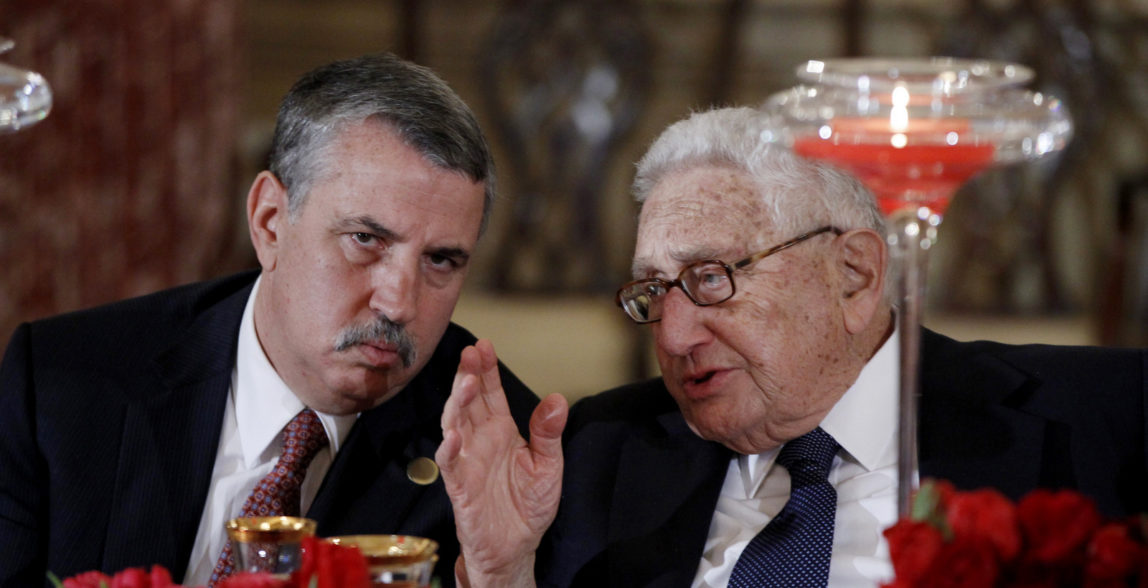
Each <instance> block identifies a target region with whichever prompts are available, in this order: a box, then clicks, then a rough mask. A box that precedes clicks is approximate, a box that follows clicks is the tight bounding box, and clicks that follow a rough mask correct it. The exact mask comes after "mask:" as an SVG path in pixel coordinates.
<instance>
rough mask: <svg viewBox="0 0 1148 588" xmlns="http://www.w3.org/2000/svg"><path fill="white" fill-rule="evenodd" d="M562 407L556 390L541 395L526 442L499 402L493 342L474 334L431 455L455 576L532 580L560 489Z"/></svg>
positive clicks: (474, 582)
mask: <svg viewBox="0 0 1148 588" xmlns="http://www.w3.org/2000/svg"><path fill="white" fill-rule="evenodd" d="M568 410H569V407H568V406H567V404H566V399H565V398H563V397H562V396H561V395H560V394H551V395H550V396H548V397H546V398H545V399H544V400H543V401H542V402H541V403H540V404H539V405H538V407H537V408H535V410H534V414H533V415H532V416H531V418H530V442H529V443H528V442H527V441H526V440H525V439H523V438H522V436H521V435H520V434H519V433H518V427H517V426H516V425H515V423H514V419H513V418H512V417H511V415H510V409H509V408H508V407H507V404H506V395H505V394H504V392H503V390H502V382H501V380H500V379H499V377H498V358H497V357H496V356H495V354H494V346H493V345H492V344H491V343H490V341H487V340H485V339H480V340H479V341H478V342H477V343H476V344H475V345H474V346H471V347H467V348H466V349H464V350H463V352H462V359H461V360H460V361H459V366H458V373H457V374H456V375H455V379H454V387H453V389H452V390H451V395H450V399H449V400H448V401H447V403H446V407H445V408H444V410H443V415H442V430H443V442H442V445H440V446H439V448H438V451H437V452H436V453H435V460H436V461H437V462H438V465H439V467H440V468H441V470H442V477H443V481H444V482H445V483H446V491H447V494H448V495H449V496H450V500H451V504H452V505H453V507H454V514H455V522H456V525H457V529H458V538H459V542H460V543H461V544H462V556H461V557H460V558H459V561H458V562H456V565H455V570H456V574H457V575H458V577H459V580H460V582H463V583H469V585H470V586H471V587H472V588H478V587H480V586H506V587H511V586H532V585H533V584H534V576H533V572H534V552H535V550H536V549H537V548H538V544H539V542H540V541H541V539H542V534H543V533H545V532H546V529H547V527H549V526H550V523H551V522H553V521H554V516H555V514H556V513H557V511H558V500H559V498H560V497H561V494H562V429H563V428H564V427H565V426H566V416H567V413H568Z"/></svg>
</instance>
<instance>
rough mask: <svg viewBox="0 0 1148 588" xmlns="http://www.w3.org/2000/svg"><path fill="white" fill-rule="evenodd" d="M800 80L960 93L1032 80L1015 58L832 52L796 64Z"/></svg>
mask: <svg viewBox="0 0 1148 588" xmlns="http://www.w3.org/2000/svg"><path fill="white" fill-rule="evenodd" d="M796 74H797V77H798V78H799V79H801V80H803V81H806V82H810V83H817V84H824V85H830V86H838V87H845V88H855V89H857V90H859V91H876V92H882V91H885V92H887V91H891V90H892V89H894V88H897V87H904V88H906V89H907V90H909V91H910V92H913V93H932V94H943V95H950V94H960V93H966V92H974V93H975V92H984V91H993V90H998V89H1001V88H1005V87H1010V86H1019V85H1022V84H1026V83H1028V82H1030V81H1032V79H1033V77H1034V76H1035V73H1034V72H1033V70H1032V68H1030V67H1028V66H1027V65H1023V64H1020V63H1013V62H1008V61H995V60H989V59H965V58H956V57H927V58H921V57H838V58H830V59H811V60H809V61H806V62H805V63H803V64H801V65H799V66H798V67H797V69H796Z"/></svg>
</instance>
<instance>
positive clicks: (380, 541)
mask: <svg viewBox="0 0 1148 588" xmlns="http://www.w3.org/2000/svg"><path fill="white" fill-rule="evenodd" d="M327 540H328V541H330V542H331V543H335V544H338V545H354V546H355V547H358V548H359V551H360V552H362V554H363V556H364V557H366V559H367V572H368V574H369V575H370V581H371V586H380V587H381V586H391V587H400V588H423V587H425V586H430V582H431V573H432V572H433V571H434V565H435V562H437V561H438V555H436V554H435V552H436V551H438V543H437V542H435V541H433V540H431V539H427V538H424V537H414V536H410V535H347V536H343V537H331V538H329V539H327Z"/></svg>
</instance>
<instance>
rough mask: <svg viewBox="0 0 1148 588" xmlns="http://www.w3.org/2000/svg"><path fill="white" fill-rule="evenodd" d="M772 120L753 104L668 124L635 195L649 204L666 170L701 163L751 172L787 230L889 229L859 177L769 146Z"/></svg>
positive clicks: (642, 167)
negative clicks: (822, 227) (828, 226)
mask: <svg viewBox="0 0 1148 588" xmlns="http://www.w3.org/2000/svg"><path fill="white" fill-rule="evenodd" d="M770 130H771V126H770V121H769V118H768V117H767V116H766V115H765V114H764V113H763V112H761V111H760V110H755V109H752V108H747V107H737V108H719V109H714V110H709V111H706V112H696V113H692V114H691V115H690V116H689V117H688V118H686V119H684V120H681V121H678V122H676V123H674V124H673V125H670V127H669V128H667V129H666V130H665V131H663V132H662V134H661V135H660V136H659V137H658V138H657V139H656V140H655V141H654V143H653V145H651V146H650V149H649V151H647V152H646V155H645V156H644V157H642V159H641V161H639V162H638V170H637V175H636V176H635V177H634V184H633V188H632V191H633V195H634V199H635V200H637V201H638V202H645V201H646V198H647V197H648V196H649V194H650V190H652V189H653V188H654V186H655V185H657V183H658V182H659V181H661V179H662V178H663V177H664V176H665V175H666V174H668V173H672V172H675V171H678V170H683V169H689V168H691V167H696V166H701V165H726V166H731V167H733V168H734V169H740V170H743V171H745V172H747V173H749V174H750V176H751V177H753V178H754V180H755V181H756V182H757V185H758V187H759V190H758V193H759V195H760V196H761V198H762V200H763V201H764V203H765V204H766V209H767V210H770V211H772V219H771V220H772V221H773V222H774V224H775V226H776V228H777V230H779V231H781V232H790V233H797V232H799V231H806V230H810V229H813V228H816V227H815V226H814V225H822V224H831V225H833V226H835V227H837V228H840V229H843V230H849V229H855V228H861V227H865V228H870V229H873V230H875V231H877V232H878V234H880V235H884V234H885V218H884V217H883V216H882V215H881V211H880V210H879V209H878V208H877V203H876V199H875V198H874V197H873V194H872V193H871V192H870V191H869V190H868V189H867V188H866V187H865V186H864V185H863V184H862V183H861V182H859V181H858V180H856V179H855V178H854V177H853V176H851V175H849V174H846V173H844V172H841V171H838V170H837V169H835V168H833V167H831V166H829V165H826V164H822V163H816V162H811V161H808V160H805V159H802V158H800V157H798V156H796V155H793V154H792V153H791V152H790V151H789V150H788V149H785V148H783V147H780V146H776V145H771V144H769V142H767V141H766V140H764V139H763V135H764V134H765V133H767V132H769V131H770Z"/></svg>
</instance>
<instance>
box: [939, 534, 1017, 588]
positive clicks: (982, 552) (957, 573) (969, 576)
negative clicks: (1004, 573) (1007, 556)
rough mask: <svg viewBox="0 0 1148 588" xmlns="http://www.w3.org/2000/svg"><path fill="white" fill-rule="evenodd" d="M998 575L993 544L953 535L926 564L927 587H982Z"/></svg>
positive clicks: (990, 582) (993, 580)
mask: <svg viewBox="0 0 1148 588" xmlns="http://www.w3.org/2000/svg"><path fill="white" fill-rule="evenodd" d="M998 575H1000V567H999V566H998V564H997V555H996V551H995V548H994V547H993V546H992V545H991V544H989V543H986V542H984V541H980V540H976V539H969V538H967V537H959V536H957V537H954V538H953V540H952V541H949V542H948V543H945V544H944V546H943V547H942V548H941V552H940V553H939V554H938V555H937V557H936V559H934V560H933V566H932V567H930V568H929V571H928V578H927V583H926V584H923V585H926V586H929V587H931V588H985V587H986V586H992V585H993V584H994V583H995V582H996V581H997V576H998Z"/></svg>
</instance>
